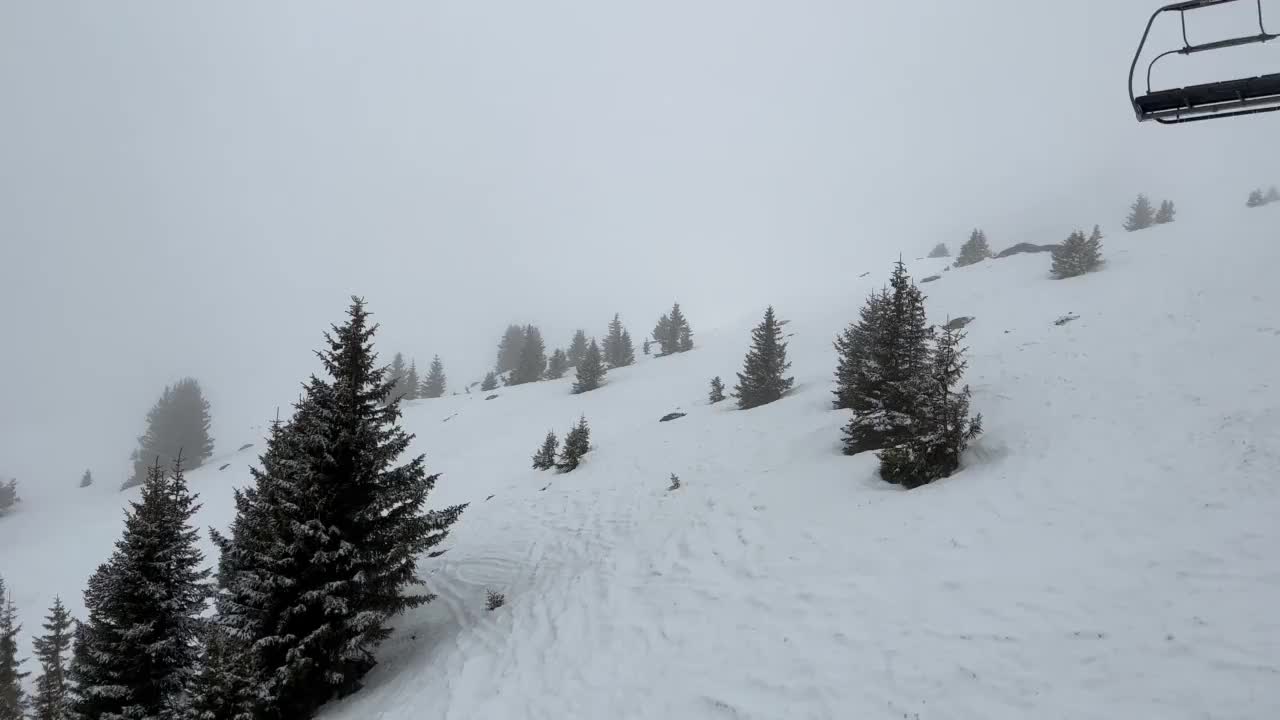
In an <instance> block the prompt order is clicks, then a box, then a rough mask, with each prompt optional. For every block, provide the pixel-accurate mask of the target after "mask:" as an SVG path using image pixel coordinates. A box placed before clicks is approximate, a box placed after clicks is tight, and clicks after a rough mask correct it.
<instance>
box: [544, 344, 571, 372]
mask: <svg viewBox="0 0 1280 720" xmlns="http://www.w3.org/2000/svg"><path fill="white" fill-rule="evenodd" d="M568 371H569V356H568V355H566V354H565V352H564V350H561V349H560V348H556V350H555V352H553V353H551V358H550V359H549V360H547V375H546V378H547V379H548V380H559V379H560V378H562V377H564V374H565V373H566V372H568Z"/></svg>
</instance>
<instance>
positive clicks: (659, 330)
mask: <svg viewBox="0 0 1280 720" xmlns="http://www.w3.org/2000/svg"><path fill="white" fill-rule="evenodd" d="M653 341H654V342H656V343H658V357H662V356H663V355H670V354H671V353H673V352H675V351H676V346H677V345H678V342H677V340H676V336H675V334H673V333H672V330H671V316H670V315H667V314H666V313H663V315H662V317H660V318H658V322H657V324H656V325H654V326H653Z"/></svg>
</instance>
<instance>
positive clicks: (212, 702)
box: [188, 622, 255, 720]
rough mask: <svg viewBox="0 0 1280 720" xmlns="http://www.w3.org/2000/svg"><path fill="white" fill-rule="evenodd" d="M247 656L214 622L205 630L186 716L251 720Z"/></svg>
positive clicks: (216, 719)
mask: <svg viewBox="0 0 1280 720" xmlns="http://www.w3.org/2000/svg"><path fill="white" fill-rule="evenodd" d="M247 657H248V653H247V651H246V649H245V647H244V644H243V643H240V642H238V641H237V640H235V639H234V638H232V637H231V635H230V634H229V633H228V632H227V629H226V628H224V627H222V626H220V625H218V624H217V623H216V622H214V623H210V624H209V626H208V627H207V628H205V636H204V657H203V658H202V659H201V663H200V671H199V674H198V675H197V676H196V679H195V683H194V686H193V687H192V691H191V707H190V710H189V713H188V716H189V717H190V718H192V720H253V719H254V718H255V715H254V703H253V700H252V698H251V695H250V692H249V679H248V677H247V668H245V667H242V666H241V665H240V660H241V659H242V658H247Z"/></svg>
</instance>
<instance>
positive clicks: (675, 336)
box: [653, 303, 693, 357]
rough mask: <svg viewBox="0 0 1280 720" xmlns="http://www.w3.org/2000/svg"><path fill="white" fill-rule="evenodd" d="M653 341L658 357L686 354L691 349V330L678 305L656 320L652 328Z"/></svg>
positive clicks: (674, 305)
mask: <svg viewBox="0 0 1280 720" xmlns="http://www.w3.org/2000/svg"><path fill="white" fill-rule="evenodd" d="M653 340H654V342H656V343H658V347H659V352H658V356H659V357H661V356H663V355H671V354H672V353H679V352H688V351H690V350H692V349H693V328H691V327H690V326H689V320H688V318H686V317H685V316H684V313H683V312H681V310H680V303H675V304H673V305H672V306H671V312H669V313H665V314H664V315H663V316H662V317H660V318H658V323H657V324H656V325H654V327H653Z"/></svg>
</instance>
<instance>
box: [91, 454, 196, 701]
mask: <svg viewBox="0 0 1280 720" xmlns="http://www.w3.org/2000/svg"><path fill="white" fill-rule="evenodd" d="M198 510H199V505H197V504H196V498H195V496H193V495H192V494H191V493H190V492H188V490H187V482H186V478H185V477H184V473H183V468H182V458H181V457H177V458H174V461H173V469H172V471H171V472H169V473H166V472H165V471H164V470H163V469H162V468H161V467H160V465H159V464H158V463H157V464H155V465H152V467H151V470H150V471H149V472H148V473H147V479H146V481H145V482H144V483H143V484H142V498H141V500H138V501H135V502H132V503H130V509H129V511H128V513H127V514H126V516H125V523H124V533H123V534H122V536H121V537H120V539H119V540H117V541H116V547H115V552H114V553H113V554H112V555H111V558H110V559H109V560H108V561H107V562H106V563H103V564H102V565H101V566H99V567H98V570H97V572H95V573H94V574H93V576H92V577H90V578H89V586H88V589H86V590H85V593H84V605H85V609H86V610H87V611H88V613H89V617H88V620H86V621H85V623H84V624H83V630H84V632H79V633H77V635H76V643H75V646H74V650H73V653H72V660H71V678H72V682H73V691H72V698H73V699H72V703H71V705H72V710H73V712H74V713H75V714H76V715H77V716H79V717H86V718H117V717H118V718H140V719H147V720H150V719H151V718H157V719H158V720H168V719H169V718H174V719H176V718H180V717H183V714H182V713H183V709H184V707H185V705H186V702H187V691H188V689H189V687H190V683H191V680H192V679H193V677H194V673H195V670H196V663H197V660H198V659H199V650H198V643H199V640H200V634H201V629H202V626H203V621H202V620H201V618H200V615H201V613H202V612H203V611H204V609H205V605H206V603H207V601H208V599H209V596H210V586H209V583H208V577H209V570H208V569H203V568H201V567H200V566H201V565H202V564H203V563H204V555H203V554H202V553H201V552H200V549H199V548H198V547H197V538H198V535H197V532H196V529H195V528H194V527H193V526H192V524H191V520H192V518H193V517H194V516H195V514H196V512H197V511H198Z"/></svg>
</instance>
